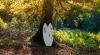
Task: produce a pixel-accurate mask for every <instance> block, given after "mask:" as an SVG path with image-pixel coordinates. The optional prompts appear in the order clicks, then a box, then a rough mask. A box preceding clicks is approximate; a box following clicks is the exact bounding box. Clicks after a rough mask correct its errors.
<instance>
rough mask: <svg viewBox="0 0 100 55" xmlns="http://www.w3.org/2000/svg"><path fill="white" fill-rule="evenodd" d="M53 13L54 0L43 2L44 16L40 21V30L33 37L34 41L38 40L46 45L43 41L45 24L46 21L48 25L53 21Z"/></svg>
mask: <svg viewBox="0 0 100 55" xmlns="http://www.w3.org/2000/svg"><path fill="white" fill-rule="evenodd" d="M52 15H53V0H44V4H43V17H42V19H41V22H40V27H39V30H38V32H37V33H36V35H35V36H33V37H32V39H31V40H32V42H37V43H39V44H43V45H44V41H43V30H42V29H43V25H44V23H46V24H47V25H48V24H49V23H52Z"/></svg>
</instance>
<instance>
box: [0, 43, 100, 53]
mask: <svg viewBox="0 0 100 55" xmlns="http://www.w3.org/2000/svg"><path fill="white" fill-rule="evenodd" d="M77 52H78V51H75V50H73V49H72V48H70V47H67V46H63V47H61V48H54V47H44V46H40V45H38V44H34V45H33V46H31V47H28V46H23V47H20V48H14V47H1V48H0V55H100V52H98V53H97V52H95V53H90V52H86V51H81V52H80V54H77Z"/></svg>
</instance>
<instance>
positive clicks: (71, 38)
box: [54, 29, 99, 48]
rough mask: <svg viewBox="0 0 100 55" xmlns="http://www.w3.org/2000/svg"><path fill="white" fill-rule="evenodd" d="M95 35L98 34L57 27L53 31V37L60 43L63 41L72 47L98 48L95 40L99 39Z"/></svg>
mask: <svg viewBox="0 0 100 55" xmlns="http://www.w3.org/2000/svg"><path fill="white" fill-rule="evenodd" d="M97 36H99V34H98V35H97V34H94V33H91V32H83V31H80V30H77V29H76V30H70V29H59V30H55V31H54V37H55V39H56V40H57V41H58V42H60V43H62V42H63V41H64V43H66V44H68V45H69V46H72V47H86V48H88V47H90V48H98V43H97V40H99V39H98V38H99V37H98V38H97ZM96 38H97V39H96ZM61 39H62V40H61Z"/></svg>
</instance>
